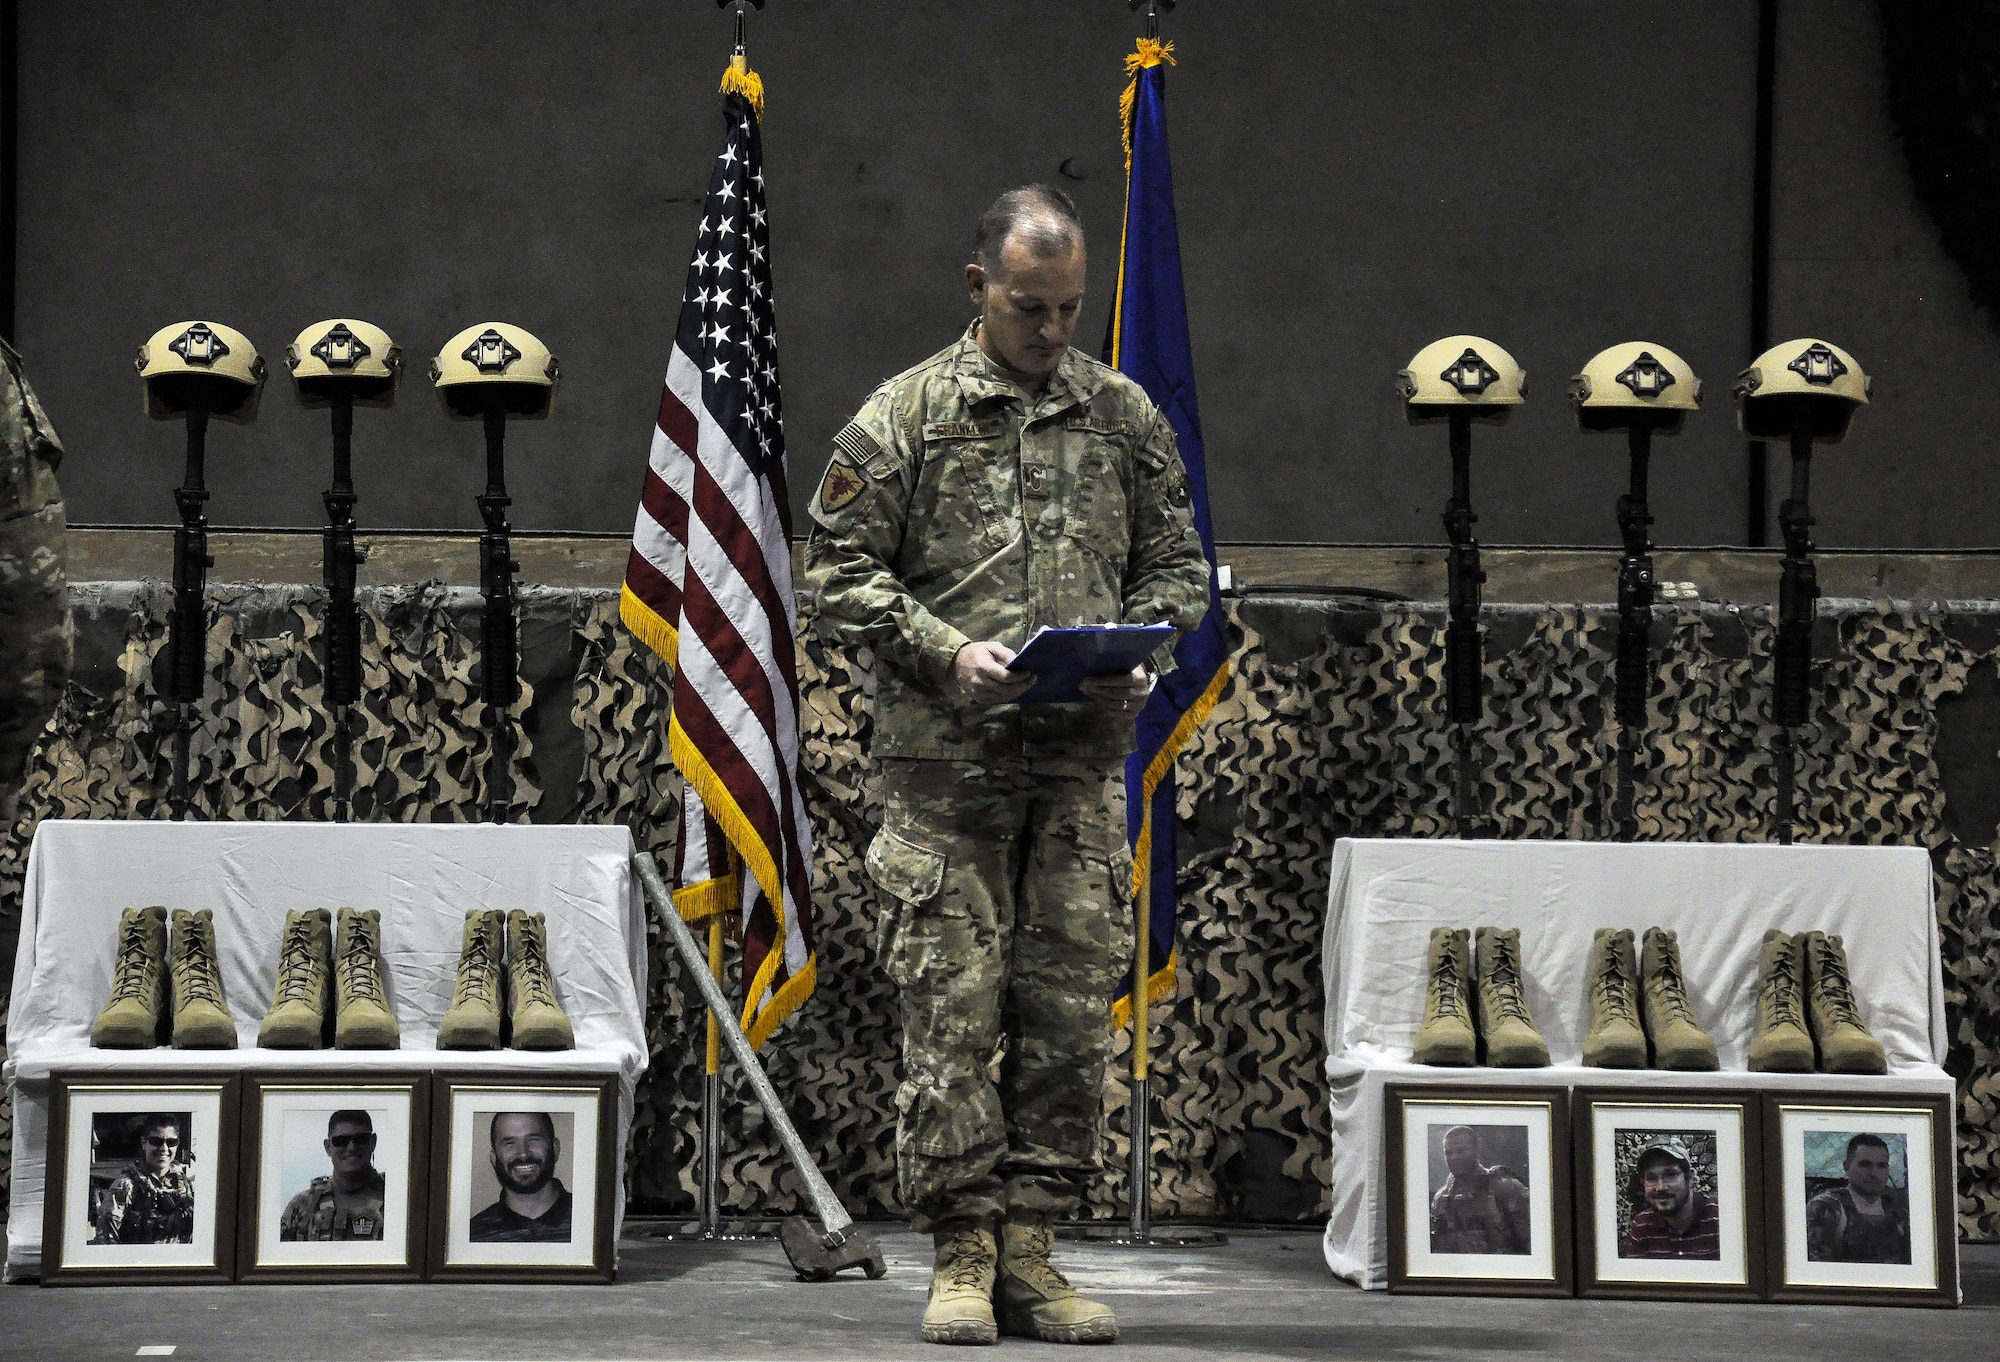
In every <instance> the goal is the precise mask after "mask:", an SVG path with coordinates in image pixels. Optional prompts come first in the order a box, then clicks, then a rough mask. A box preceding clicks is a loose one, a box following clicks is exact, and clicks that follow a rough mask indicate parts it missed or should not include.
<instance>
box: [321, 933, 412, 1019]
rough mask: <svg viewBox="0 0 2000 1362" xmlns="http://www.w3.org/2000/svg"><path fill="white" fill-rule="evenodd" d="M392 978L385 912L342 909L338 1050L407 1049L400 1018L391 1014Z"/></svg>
mask: <svg viewBox="0 0 2000 1362" xmlns="http://www.w3.org/2000/svg"><path fill="white" fill-rule="evenodd" d="M387 973H388V970H387V967H386V966H385V965H384V964H383V962H382V914H381V912H380V910H378V909H375V908H370V909H368V910H367V911H365V912H364V911H362V910H361V909H358V908H343V909H341V910H340V928H339V931H338V932H337V933H336V935H335V937H334V942H333V994H334V1004H335V1007H336V1008H337V1009H338V1010H337V1012H336V1013H335V1016H334V1023H333V1045H334V1048H335V1049H336V1050H394V1049H396V1048H397V1047H399V1046H400V1045H401V1044H402V1043H403V1036H402V1032H401V1031H400V1030H399V1029H398V1028H397V1026H396V1014H395V1013H394V1012H391V1011H390V1010H389V988H388V984H387V981H386V976H387Z"/></svg>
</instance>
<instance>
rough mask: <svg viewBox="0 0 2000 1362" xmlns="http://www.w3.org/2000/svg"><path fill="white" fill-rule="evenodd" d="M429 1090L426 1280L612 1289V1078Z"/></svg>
mask: <svg viewBox="0 0 2000 1362" xmlns="http://www.w3.org/2000/svg"><path fill="white" fill-rule="evenodd" d="M434 1082H435V1086H434V1087H433V1088H432V1091H431V1098H432V1106H433V1115H432V1118H431V1129H432V1131H433V1135H432V1147H431V1188H432V1190H431V1208H432V1210H431V1229H430V1245H431V1246H430V1275H431V1276H432V1277H436V1278H458V1279H461V1280H479V1281H523V1282H546V1281H599V1282H608V1281H610V1280H611V1272H612V1257H611V1253H612V1243H611V1233H612V1222H613V1219H614V1211H615V1202H614V1200H613V1198H614V1197H615V1196H616V1195H617V1194H618V1191H619V1184H620V1183H621V1182H622V1180H623V1161H622V1160H621V1159H620V1158H619V1157H618V1151H617V1148H616V1132H617V1124H618V1122H617V1112H618V1107H617V1103H618V1080H617V1078H616V1076H615V1075H611V1074H579V1075H576V1076H574V1077H563V1076H551V1077H548V1078H540V1077H536V1078H514V1079H504V1078H498V1077H496V1076H494V1075H490V1074H487V1075H480V1074H468V1073H460V1074H439V1075H437V1076H436V1078H435V1080H434Z"/></svg>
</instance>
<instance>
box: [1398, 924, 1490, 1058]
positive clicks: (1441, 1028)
mask: <svg viewBox="0 0 2000 1362" xmlns="http://www.w3.org/2000/svg"><path fill="white" fill-rule="evenodd" d="M1424 975H1425V978H1426V979H1427V980H1428V981H1429V982H1428V983H1426V984H1425V986H1424V1020H1423V1022H1422V1024H1421V1025H1419V1026H1418V1027H1417V1041H1416V1045H1415V1047H1414V1048H1413V1049H1412V1050H1411V1052H1410V1058H1411V1059H1412V1060H1413V1061H1415V1062H1416V1063H1418V1064H1477V1063H1478V1062H1479V1037H1478V1036H1477V1035H1476V1034H1474V1032H1473V1030H1472V933H1470V932H1468V931H1466V930H1465V929H1464V928H1462V927H1457V928H1454V927H1434V928H1432V929H1431V944H1430V951H1429V954H1428V956H1427V958H1426V960H1425V962H1424Z"/></svg>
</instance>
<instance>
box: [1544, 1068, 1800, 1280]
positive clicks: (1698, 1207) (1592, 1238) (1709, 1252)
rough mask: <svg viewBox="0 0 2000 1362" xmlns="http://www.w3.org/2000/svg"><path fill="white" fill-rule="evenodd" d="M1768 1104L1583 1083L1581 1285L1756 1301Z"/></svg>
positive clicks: (1746, 1096) (1750, 1098)
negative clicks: (1764, 1121)
mask: <svg viewBox="0 0 2000 1362" xmlns="http://www.w3.org/2000/svg"><path fill="white" fill-rule="evenodd" d="M1761 1119H1762V1107H1761V1104H1760V1102H1759V1099H1758V1097H1757V1096H1756V1094H1754V1093H1744V1092H1734V1091H1729V1092H1723V1091H1714V1090H1707V1089H1700V1090H1696V1089H1682V1090H1670V1089H1669V1090H1663V1089H1660V1088H1647V1089H1619V1088H1583V1089H1579V1090H1578V1091H1577V1093H1576V1170H1577V1256H1578V1260H1579V1266H1578V1273H1577V1276H1578V1285H1579V1290H1580V1293H1581V1294H1582V1295H1585V1296H1628V1297H1654V1298H1667V1299H1675V1300H1760V1299H1762V1298H1763V1295H1764V1287H1765V1275H1764V1266H1765V1265H1764V1219H1763V1216H1764V1203H1763V1199H1762V1197H1763V1183H1762V1178H1761V1176H1760V1175H1761V1171H1762V1169H1761V1160H1762V1156H1763V1144H1762V1141H1761V1138H1760V1126H1761Z"/></svg>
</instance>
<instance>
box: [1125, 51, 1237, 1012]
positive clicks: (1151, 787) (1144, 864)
mask: <svg viewBox="0 0 2000 1362" xmlns="http://www.w3.org/2000/svg"><path fill="white" fill-rule="evenodd" d="M1140 41H1141V42H1145V41H1146V39H1144V38H1142V39H1140ZM1229 674H1230V668H1229V663H1228V662H1227V661H1225V662H1224V663H1223V664H1222V665H1221V666H1220V667H1217V668H1216V669H1215V675H1214V676H1212V677H1210V678H1209V682H1208V688H1207V689H1206V690H1204V691H1202V693H1201V694H1200V696H1198V697H1197V698H1196V699H1195V702H1194V703H1193V704H1191V705H1189V706H1188V708H1187V712H1186V713H1184V714H1182V715H1181V717H1180V722H1179V723H1177V724H1175V725H1174V731H1173V732H1172V733H1170V734H1168V735H1167V740H1166V741H1165V742H1164V743H1161V744H1160V750H1159V751H1158V752H1155V753H1154V754H1153V759H1152V761H1150V762H1148V763H1147V764H1146V773H1145V774H1144V775H1143V776H1141V777H1140V778H1139V788H1140V790H1141V791H1142V798H1143V799H1144V801H1145V802H1144V803H1143V804H1142V805H1141V808H1142V809H1143V812H1142V813H1141V814H1140V815H1139V835H1138V837H1137V838H1136V839H1134V841H1133V843H1132V902H1133V903H1134V904H1144V905H1145V906H1146V930H1148V931H1151V930H1152V926H1153V902H1152V865H1153V794H1154V792H1155V791H1157V790H1158V789H1159V788H1160V782H1161V781H1163V780H1165V779H1166V778H1167V773H1168V772H1169V771H1171V770H1173V767H1174V758H1175V757H1177V756H1179V755H1180V752H1181V749H1182V748H1183V747H1185V746H1187V744H1188V742H1189V740H1190V739H1192V738H1193V737H1194V735H1195V734H1196V733H1197V732H1199V731H1200V729H1201V726H1202V725H1203V724H1204V723H1206V722H1208V716H1209V712H1210V711H1211V710H1213V709H1214V708H1215V704H1216V701H1218V700H1220V699H1221V698H1222V692H1223V690H1224V689H1226V688H1227V687H1228V685H1229ZM1179 958H1180V952H1179V951H1178V950H1176V949H1172V948H1169V950H1168V952H1167V963H1166V964H1164V965H1162V966H1161V967H1160V968H1159V969H1157V970H1155V971H1153V974H1152V976H1151V977H1150V978H1148V979H1147V980H1146V981H1145V983H1144V988H1145V990H1146V1001H1147V1002H1148V1003H1157V1002H1159V1001H1160V1000H1161V999H1162V998H1165V997H1166V996H1167V995H1168V994H1170V993H1172V992H1173V990H1174V962H1175V961H1176V960H1178V959H1179ZM1133 987H1134V990H1135V991H1136V990H1137V989H1138V988H1139V987H1140V984H1139V983H1138V981H1136V980H1135V981H1134V983H1133ZM1111 1024H1112V1025H1113V1026H1114V1027H1119V1028H1121V1029H1122V1028H1124V1027H1126V1026H1130V1025H1131V1024H1132V995H1131V994H1130V993H1128V994H1126V995H1125V996H1124V997H1122V998H1120V999H1118V1000H1117V1001H1115V1002H1114V1003H1112V1004H1111Z"/></svg>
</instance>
